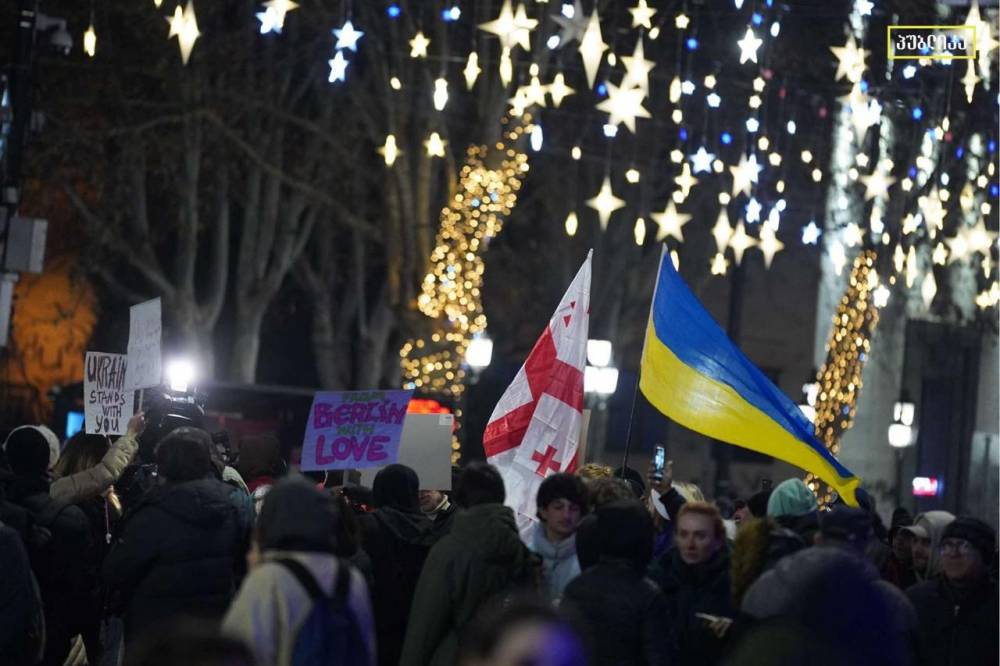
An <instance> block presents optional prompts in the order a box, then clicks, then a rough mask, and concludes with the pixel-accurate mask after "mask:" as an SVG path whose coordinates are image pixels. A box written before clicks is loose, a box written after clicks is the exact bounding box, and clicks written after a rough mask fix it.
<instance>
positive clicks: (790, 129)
mask: <svg viewBox="0 0 1000 666" xmlns="http://www.w3.org/2000/svg"><path fill="white" fill-rule="evenodd" d="M785 129H787V130H788V133H789V134H795V129H796V127H795V121H794V120H789V121H788V124H787V125H785Z"/></svg>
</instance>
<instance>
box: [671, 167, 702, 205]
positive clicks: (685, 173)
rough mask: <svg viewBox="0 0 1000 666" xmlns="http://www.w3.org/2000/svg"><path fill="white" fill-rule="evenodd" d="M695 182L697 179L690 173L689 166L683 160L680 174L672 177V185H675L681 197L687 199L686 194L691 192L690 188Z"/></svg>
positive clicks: (696, 182)
mask: <svg viewBox="0 0 1000 666" xmlns="http://www.w3.org/2000/svg"><path fill="white" fill-rule="evenodd" d="M697 184H698V179H697V178H695V177H694V176H692V175H691V167H690V165H688V163H687V162H685V163H684V164H683V165H682V166H681V173H680V175H679V176H677V177H675V178H674V185H676V186H677V192H678V193H680V194H681V199H682V200H683V199H687V198H688V195H689V194H691V188H692V187H694V186H695V185H697Z"/></svg>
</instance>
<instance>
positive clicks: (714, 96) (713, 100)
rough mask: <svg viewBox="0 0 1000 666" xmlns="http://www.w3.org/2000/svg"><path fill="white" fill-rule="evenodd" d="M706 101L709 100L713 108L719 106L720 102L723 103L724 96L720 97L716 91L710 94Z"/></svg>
mask: <svg viewBox="0 0 1000 666" xmlns="http://www.w3.org/2000/svg"><path fill="white" fill-rule="evenodd" d="M705 101H706V102H708V105H709V106H710V107H712V108H713V109H717V108H719V104H722V98H721V97H719V96H718V94H716V93H712V94H710V95H709V96H708V97H706V98H705Z"/></svg>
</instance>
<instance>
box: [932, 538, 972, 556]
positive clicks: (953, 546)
mask: <svg viewBox="0 0 1000 666" xmlns="http://www.w3.org/2000/svg"><path fill="white" fill-rule="evenodd" d="M940 548H941V552H942V553H947V552H949V551H950V552H952V553H955V554H957V555H968V554H969V553H971V552H972V544H971V543H969V542H968V541H966V540H965V539H945V540H944V541H942V542H941V546H940Z"/></svg>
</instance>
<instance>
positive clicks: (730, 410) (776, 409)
mask: <svg viewBox="0 0 1000 666" xmlns="http://www.w3.org/2000/svg"><path fill="white" fill-rule="evenodd" d="M665 255H666V253H664V256H665ZM639 388H640V389H642V394H643V395H644V396H646V399H647V400H649V402H650V403H652V405H653V406H654V407H656V408H657V409H658V410H660V411H661V412H662V413H663V414H664V415H665V416H667V417H668V418H670V419H672V420H674V421H676V422H677V423H679V424H681V425H682V426H684V427H686V428H689V429H690V430H694V431H695V432H699V433H701V434H703V435H707V436H708V437H713V438H715V439H717V440H719V441H722V442H727V443H729V444H735V445H736V446H742V447H743V448H745V449H750V450H752V451H757V452H759V453H763V454H766V455H769V456H773V457H775V458H778V459H779V460H784V461H785V462H787V463H790V464H792V465H795V466H796V467H799V468H801V469H803V470H805V471H807V472H812V473H813V474H815V475H816V476H818V477H819V478H821V479H823V480H824V481H826V482H827V483H828V484H830V486H832V487H833V488H834V489H835V490H836V491H837V492H838V493H839V494H840V496H841V497H842V498H843V499H844V501H845V502H847V503H848V504H850V505H852V506H856V500H855V497H854V490H855V488H857V486H858V484H859V483H860V481H859V479H858V478H857V477H856V476H854V475H853V474H851V473H850V471H848V470H847V469H846V468H845V467H844V466H843V465H841V464H840V463H839V462H837V459H836V458H834V457H833V455H832V454H831V453H830V452H829V451H827V449H826V447H825V446H823V444H822V443H821V442H819V441H818V440H817V439H816V435H815V428H814V427H813V425H812V423H810V422H809V420H808V419H807V418H806V417H805V414H803V413H802V410H800V409H799V408H798V406H796V405H795V403H793V402H792V401H791V400H789V399H788V397H787V396H786V395H785V394H784V393H782V392H781V389H779V388H778V387H777V386H775V385H774V384H773V383H772V382H771V380H769V379H768V378H767V377H765V376H764V374H763V373H762V372H761V371H760V370H758V369H757V367H756V366H754V364H753V363H751V362H750V360H749V359H748V358H747V357H746V356H744V355H743V353H742V352H741V351H740V350H739V349H738V348H737V347H736V345H734V344H733V343H732V342H731V341H730V340H729V338H728V337H726V334H725V333H724V332H723V331H722V329H721V328H719V325H718V324H716V323H715V321H714V320H713V319H712V316H711V315H710V314H708V311H706V310H705V308H704V307H703V306H702V305H701V303H699V302H698V299H697V298H695V296H694V294H692V293H691V290H690V289H688V287H687V285H686V284H684V280H682V279H681V276H680V275H678V274H677V271H676V270H675V269H674V266H673V263H672V262H671V261H670V258H669V257H667V258H665V259H664V258H661V259H660V271H659V275H658V276H657V280H656V289H655V291H654V292H653V307H652V309H651V312H650V316H649V324H648V325H647V328H646V342H645V345H644V346H643V351H642V364H641V369H640V376H639Z"/></svg>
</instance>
